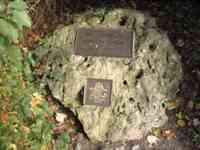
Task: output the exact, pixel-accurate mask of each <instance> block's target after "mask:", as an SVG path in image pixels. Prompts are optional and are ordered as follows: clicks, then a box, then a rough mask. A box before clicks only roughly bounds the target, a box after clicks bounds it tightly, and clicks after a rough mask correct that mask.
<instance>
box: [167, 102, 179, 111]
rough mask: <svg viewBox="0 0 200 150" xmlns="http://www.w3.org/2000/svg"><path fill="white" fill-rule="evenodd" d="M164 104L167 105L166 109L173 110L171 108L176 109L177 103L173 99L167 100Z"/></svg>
mask: <svg viewBox="0 0 200 150" xmlns="http://www.w3.org/2000/svg"><path fill="white" fill-rule="evenodd" d="M166 106H167V109H168V110H173V109H176V107H177V103H176V101H175V100H173V101H168V102H167V103H166Z"/></svg>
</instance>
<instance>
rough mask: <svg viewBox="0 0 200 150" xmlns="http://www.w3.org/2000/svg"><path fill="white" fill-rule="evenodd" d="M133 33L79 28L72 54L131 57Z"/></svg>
mask: <svg viewBox="0 0 200 150" xmlns="http://www.w3.org/2000/svg"><path fill="white" fill-rule="evenodd" d="M132 48H133V33H132V32H131V31H128V30H124V29H106V28H100V29H94V28H80V29H78V30H77V32H76V39H75V45H74V54H75V55H80V56H106V57H131V56H132Z"/></svg>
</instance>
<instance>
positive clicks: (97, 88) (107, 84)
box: [84, 78, 112, 107]
mask: <svg viewBox="0 0 200 150" xmlns="http://www.w3.org/2000/svg"><path fill="white" fill-rule="evenodd" d="M111 93H112V80H105V79H91V78H89V79H87V84H86V87H85V90H84V104H85V105H96V106H103V107H108V106H110V105H111Z"/></svg>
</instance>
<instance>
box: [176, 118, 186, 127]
mask: <svg viewBox="0 0 200 150" xmlns="http://www.w3.org/2000/svg"><path fill="white" fill-rule="evenodd" d="M176 125H177V127H181V128H183V127H185V125H186V123H185V121H184V120H182V119H180V120H177V122H176Z"/></svg>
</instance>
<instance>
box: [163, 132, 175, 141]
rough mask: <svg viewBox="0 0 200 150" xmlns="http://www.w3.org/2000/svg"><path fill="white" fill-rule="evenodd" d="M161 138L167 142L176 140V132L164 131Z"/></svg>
mask: <svg viewBox="0 0 200 150" xmlns="http://www.w3.org/2000/svg"><path fill="white" fill-rule="evenodd" d="M162 136H163V137H164V138H166V139H168V140H170V139H175V138H176V132H175V131H173V130H164V131H163V132H162Z"/></svg>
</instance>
